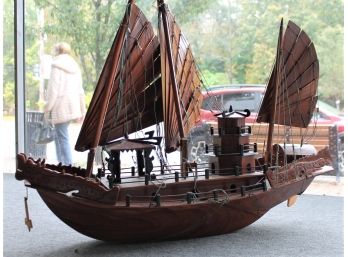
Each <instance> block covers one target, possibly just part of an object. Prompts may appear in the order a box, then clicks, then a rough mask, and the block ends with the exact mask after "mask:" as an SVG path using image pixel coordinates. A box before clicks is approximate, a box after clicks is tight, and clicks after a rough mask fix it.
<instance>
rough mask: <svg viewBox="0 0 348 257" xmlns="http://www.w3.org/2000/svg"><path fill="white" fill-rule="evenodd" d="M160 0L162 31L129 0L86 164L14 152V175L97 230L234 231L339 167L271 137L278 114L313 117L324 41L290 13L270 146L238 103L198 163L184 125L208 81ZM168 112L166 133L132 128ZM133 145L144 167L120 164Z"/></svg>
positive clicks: (64, 215) (274, 86) (145, 234)
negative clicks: (101, 155)
mask: <svg viewBox="0 0 348 257" xmlns="http://www.w3.org/2000/svg"><path fill="white" fill-rule="evenodd" d="M157 3H158V12H159V29H158V35H159V36H156V35H155V34H154V31H153V28H152V26H151V23H150V22H149V21H148V20H147V19H146V17H145V16H144V14H143V13H142V12H141V11H140V9H139V8H138V7H137V6H136V4H135V3H134V2H133V1H129V3H128V4H127V7H126V11H125V15H124V18H123V20H122V23H121V26H120V27H119V30H118V32H117V35H116V37H115V40H114V42H113V44H112V47H111V50H110V53H109V55H108V57H107V60H106V63H105V66H104V68H103V71H102V73H101V76H100V79H99V82H98V84H97V87H96V90H95V93H94V95H93V98H92V101H91V104H90V106H89V109H88V112H87V115H86V118H85V120H84V123H83V125H82V128H81V132H80V135H79V138H78V140H77V143H76V147H75V149H76V150H78V151H85V150H89V154H88V160H87V168H86V169H83V168H76V167H72V166H63V165H61V164H58V165H51V164H46V163H45V160H40V159H39V160H34V159H32V158H30V157H26V155H25V154H19V155H18V156H17V171H16V178H17V179H18V180H26V181H27V186H29V187H32V188H35V189H36V190H37V191H38V192H39V194H40V196H41V197H42V199H43V200H44V202H45V203H46V204H47V206H48V207H49V208H50V209H51V210H52V212H53V213H54V214H55V215H57V216H58V217H59V218H60V219H61V220H62V221H63V222H65V223H66V224H67V225H69V226H70V227H72V228H73V229H75V230H77V231H78V232H80V233H82V234H84V235H87V236H89V237H92V238H96V239H100V240H107V241H118V242H134V241H147V240H167V239H180V238H192V237H201V236H208V235H217V234H223V233H229V232H232V231H235V230H237V229H240V228H243V227H245V226H248V225H249V224H251V223H253V222H254V221H256V220H257V219H259V218H260V217H261V216H262V215H264V214H265V213H266V212H267V211H268V210H269V209H271V208H272V207H274V206H275V205H277V204H279V203H281V202H283V201H285V200H288V199H290V198H292V197H294V196H296V195H298V194H301V193H303V192H304V191H305V190H306V188H307V187H308V186H309V184H310V183H311V182H312V180H313V178H314V177H315V176H317V175H320V174H323V173H325V172H327V171H329V170H330V169H331V167H330V166H327V165H330V160H329V159H328V157H327V156H328V155H327V154H326V153H325V151H324V152H320V153H318V154H317V155H313V156H297V159H295V160H293V159H291V160H290V159H289V158H288V155H287V154H286V151H284V149H285V148H286V146H285V145H283V146H279V145H276V146H272V131H273V127H274V125H275V124H282V125H286V126H299V127H306V126H307V125H308V123H309V121H310V119H311V117H312V113H313V111H314V108H315V105H316V100H317V99H316V91H317V85H318V78H319V65H318V60H317V57H316V52H315V48H314V45H313V43H312V42H311V40H310V39H309V38H308V36H307V35H306V33H305V32H304V31H303V30H301V29H300V28H299V27H297V26H296V25H295V24H294V23H293V22H291V21H290V22H289V24H288V26H287V28H286V31H285V33H284V35H283V31H282V23H281V26H280V32H279V41H278V50H277V56H276V62H275V65H274V69H273V72H272V75H271V77H270V80H269V83H268V88H267V91H266V94H265V97H264V101H263V104H262V107H261V110H260V113H259V117H258V121H259V122H266V123H269V124H270V128H269V138H268V144H267V151H266V153H265V154H264V155H262V154H258V153H257V145H256V144H251V143H250V142H249V135H250V134H251V130H250V127H247V126H245V117H246V116H248V115H249V111H248V110H242V111H234V110H233V109H232V107H231V108H230V109H229V110H226V111H223V112H222V113H221V114H219V116H218V131H213V129H212V131H211V133H212V136H213V137H214V140H213V145H211V146H207V147H206V151H207V154H208V155H209V156H210V157H209V158H210V162H209V163H208V164H201V163H189V162H188V161H187V151H186V148H185V147H186V145H187V142H186V139H185V136H186V135H187V133H188V132H189V130H190V128H191V127H192V126H194V124H195V123H196V122H197V121H198V120H199V108H200V105H201V101H202V97H201V90H200V88H201V85H202V81H201V79H200V76H199V73H198V69H197V68H196V64H195V61H194V58H193V55H192V52H191V50H190V47H189V45H188V43H187V41H186V39H185V37H184V35H183V34H182V32H181V30H180V28H179V26H178V24H177V23H176V21H175V19H174V17H173V16H172V14H171V13H170V11H169V9H168V7H167V5H166V4H165V3H164V2H163V0H158V1H157ZM284 114H285V115H284ZM161 122H163V127H164V129H163V132H164V134H163V135H162V134H161V135H160V134H158V133H157V134H156V135H154V133H153V132H150V133H147V134H146V135H145V136H142V137H139V136H135V137H133V138H131V136H130V135H131V133H134V132H137V131H140V130H142V129H143V128H145V127H149V126H152V125H156V126H159V125H158V124H159V123H161ZM163 144H165V147H164V148H165V151H166V152H167V153H168V152H173V151H175V150H177V149H180V150H181V157H180V158H181V164H180V165H177V166H170V165H169V164H168V163H167V162H166V160H165V158H164V157H163V154H162V151H161V149H162V148H161V147H162V146H163ZM97 146H102V147H103V152H106V153H107V154H108V155H109V156H108V158H106V162H107V168H105V167H104V166H103V168H100V169H98V172H93V162H94V157H95V149H96V147H97ZM124 151H134V152H135V153H136V167H130V168H129V169H125V168H123V167H122V165H121V162H122V156H121V154H122V153H123V152H124ZM155 152H156V153H158V156H160V158H159V159H160V163H159V165H158V166H155V165H154V163H153V157H152V156H151V155H152V154H153V153H155ZM105 176H106V177H105Z"/></svg>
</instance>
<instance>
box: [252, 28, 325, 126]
mask: <svg viewBox="0 0 348 257" xmlns="http://www.w3.org/2000/svg"><path fill="white" fill-rule="evenodd" d="M280 36H281V37H282V39H283V40H282V44H281V47H280V51H281V53H282V54H281V55H280V56H279V57H278V58H279V59H277V61H276V63H278V64H280V69H279V70H280V72H279V73H277V72H276V65H275V66H274V68H273V71H272V73H271V77H270V79H269V82H268V85H267V90H266V92H265V96H264V99H263V102H262V105H261V107H260V111H259V114H258V117H257V121H258V122H267V123H275V124H279V125H287V126H295V127H302V128H305V127H307V126H308V125H309V123H310V120H311V118H312V114H313V111H314V109H315V105H316V101H317V100H316V99H317V97H316V94H317V87H318V79H319V62H318V59H317V54H316V50H315V47H314V44H313V43H312V41H311V40H310V38H309V37H308V35H307V34H306V33H305V32H304V31H303V30H301V28H299V27H298V26H297V25H296V24H295V23H293V22H292V21H289V23H288V25H287V28H286V30H285V33H284V35H280ZM277 80H279V83H278V82H277ZM276 87H278V89H277V91H278V93H277V94H275V92H276V90H275V88H276ZM274 103H276V108H277V111H276V112H275V116H274V117H271V115H270V113H272V112H271V108H272V106H273V104H274Z"/></svg>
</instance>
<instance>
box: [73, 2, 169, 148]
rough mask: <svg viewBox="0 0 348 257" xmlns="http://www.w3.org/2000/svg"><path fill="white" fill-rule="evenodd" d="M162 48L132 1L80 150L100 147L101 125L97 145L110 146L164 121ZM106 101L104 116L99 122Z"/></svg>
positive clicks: (82, 134) (89, 114)
mask: <svg viewBox="0 0 348 257" xmlns="http://www.w3.org/2000/svg"><path fill="white" fill-rule="evenodd" d="M159 52H160V51H159V41H158V38H157V36H155V34H154V31H153V28H152V26H151V23H150V22H149V21H148V20H147V19H146V17H145V16H144V14H143V13H142V12H141V11H140V9H139V8H138V7H137V6H136V5H135V4H131V3H130V4H128V8H126V13H125V16H124V18H123V21H122V23H121V26H120V28H119V30H118V32H117V35H116V37H115V40H114V42H113V45H112V48H111V50H110V52H109V55H108V57H107V60H106V63H105V65H104V68H103V70H102V73H101V75H100V78H99V81H98V84H97V86H96V89H95V92H94V95H93V98H92V101H91V103H90V106H89V109H88V111H87V114H86V118H85V120H84V123H83V125H82V128H81V131H80V135H79V137H78V140H77V143H76V146H75V149H76V150H77V151H85V150H87V149H90V148H93V147H96V145H95V138H96V137H98V135H97V134H96V133H97V130H98V126H102V128H101V134H100V139H99V140H97V145H105V144H106V143H107V142H110V141H112V140H115V139H117V138H120V137H122V136H124V135H125V134H130V133H133V132H135V131H138V130H140V129H142V128H144V127H148V126H151V125H153V124H156V123H158V122H160V121H162V120H163V115H162V106H161V103H162V100H161V95H162V92H161V84H160V79H159V78H160V57H159ZM109 86H111V89H110V91H108V87H109ZM105 101H106V102H105ZM105 103H106V105H105ZM103 106H105V107H106V108H105V109H106V113H105V120H102V122H101V124H98V119H99V117H101V116H103V108H102V107H103Z"/></svg>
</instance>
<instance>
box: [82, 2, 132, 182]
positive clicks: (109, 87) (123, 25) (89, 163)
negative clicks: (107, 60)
mask: <svg viewBox="0 0 348 257" xmlns="http://www.w3.org/2000/svg"><path fill="white" fill-rule="evenodd" d="M133 2H134V0H129V1H128V16H129V13H130V9H131V4H132V3H133ZM126 21H127V18H126V17H125V18H124V19H123V21H122V23H121V25H120V35H121V40H120V41H119V43H118V44H117V46H116V49H115V56H116V57H117V58H114V60H113V62H112V66H111V73H110V74H114V75H113V76H110V77H109V78H108V82H107V83H106V85H107V86H106V88H105V89H104V90H105V96H106V97H105V98H104V100H103V102H102V105H101V107H100V108H101V113H100V116H99V117H98V118H99V119H98V120H97V131H96V133H95V137H94V138H93V143H92V145H91V148H90V150H89V153H88V157H87V174H88V177H90V176H91V174H92V171H93V161H94V157H95V149H96V147H97V146H98V144H99V140H100V137H101V133H102V129H103V124H104V122H105V116H106V111H107V109H108V105H109V101H110V97H111V92H112V87H113V84H114V76H116V70H117V67H118V64H119V56H120V53H121V49H122V46H123V42H124V39H125V34H126Z"/></svg>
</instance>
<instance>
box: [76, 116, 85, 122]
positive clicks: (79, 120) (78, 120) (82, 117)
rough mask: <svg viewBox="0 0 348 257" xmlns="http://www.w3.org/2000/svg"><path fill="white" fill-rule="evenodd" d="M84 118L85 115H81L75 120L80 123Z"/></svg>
mask: <svg viewBox="0 0 348 257" xmlns="http://www.w3.org/2000/svg"><path fill="white" fill-rule="evenodd" d="M84 119H85V115H83V116H81V117H80V118H78V119H77V120H76V121H77V123H82V122H83V120H84Z"/></svg>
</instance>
